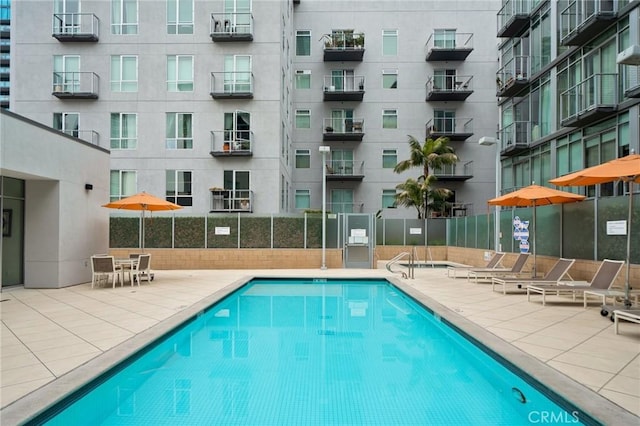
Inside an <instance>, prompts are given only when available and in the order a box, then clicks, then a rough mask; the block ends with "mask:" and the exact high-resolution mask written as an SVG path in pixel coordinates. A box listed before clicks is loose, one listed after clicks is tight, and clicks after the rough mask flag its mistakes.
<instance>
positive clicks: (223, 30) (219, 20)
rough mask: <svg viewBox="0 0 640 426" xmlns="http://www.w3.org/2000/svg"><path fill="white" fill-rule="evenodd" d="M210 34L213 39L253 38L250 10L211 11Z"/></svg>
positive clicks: (246, 39)
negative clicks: (233, 11) (232, 11)
mask: <svg viewBox="0 0 640 426" xmlns="http://www.w3.org/2000/svg"><path fill="white" fill-rule="evenodd" d="M210 34H211V38H212V39H213V40H214V41H225V40H228V41H232V40H244V41H250V40H253V15H252V14H251V12H235V13H227V12H220V13H212V14H211V20H210Z"/></svg>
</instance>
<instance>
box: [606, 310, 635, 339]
mask: <svg viewBox="0 0 640 426" xmlns="http://www.w3.org/2000/svg"><path fill="white" fill-rule="evenodd" d="M611 316H612V317H613V330H614V331H615V333H616V334H618V333H619V330H618V323H619V321H620V320H624V321H629V322H635V323H636V324H640V309H616V310H615V311H613V314H611Z"/></svg>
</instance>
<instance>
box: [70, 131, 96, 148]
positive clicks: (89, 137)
mask: <svg viewBox="0 0 640 426" xmlns="http://www.w3.org/2000/svg"><path fill="white" fill-rule="evenodd" d="M61 132H62V133H65V134H67V135H69V136H73V137H74V138H78V139H82V140H83V141H86V142H89V143H91V144H93V145H96V146H100V135H99V134H98V132H96V131H95V130H61Z"/></svg>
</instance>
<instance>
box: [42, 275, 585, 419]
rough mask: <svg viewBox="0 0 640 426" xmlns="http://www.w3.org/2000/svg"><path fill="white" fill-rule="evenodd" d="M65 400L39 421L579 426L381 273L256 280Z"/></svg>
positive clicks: (565, 412)
mask: <svg viewBox="0 0 640 426" xmlns="http://www.w3.org/2000/svg"><path fill="white" fill-rule="evenodd" d="M65 403H66V406H65V407H63V408H57V409H56V410H55V411H57V413H54V414H55V417H51V416H50V415H49V413H47V415H46V417H47V419H46V420H42V419H43V418H41V419H38V420H37V423H40V422H45V423H46V424H52V425H65V426H66V425H71V424H87V425H88V424H91V425H99V424H100V425H142V424H144V425H154V426H155V425H178V424H179V425H322V424H330V425H364V424H367V425H471V424H473V425H483V424H484V425H525V424H532V423H536V422H539V421H540V419H541V415H542V414H545V413H546V414H545V415H546V418H550V416H553V418H554V419H556V420H563V421H562V423H570V424H577V423H579V422H578V420H579V419H578V418H577V415H576V414H572V413H570V412H567V411H565V410H564V409H563V408H561V407H560V406H559V405H557V404H555V403H554V402H553V401H551V400H549V399H547V398H546V397H545V396H544V395H543V394H541V393H540V392H538V391H537V390H536V389H535V388H533V387H532V386H530V385H529V384H528V383H527V382H525V381H524V380H523V379H521V378H519V377H518V376H516V375H515V374H513V373H512V372H511V371H510V370H508V369H507V368H505V367H503V366H502V365H501V364H499V363H498V362H496V361H495V360H494V359H493V358H491V357H490V356H489V355H487V354H486V353H484V352H482V351H481V350H479V349H478V348H477V347H476V346H475V345H473V344H472V343H470V342H469V341H468V340H466V339H465V338H463V337H462V336H461V335H459V334H457V333H456V332H455V331H454V330H453V329H452V328H451V327H449V326H448V325H446V324H445V323H444V322H443V321H441V320H440V319H439V318H438V317H437V316H434V315H432V314H431V313H430V312H428V311H427V310H425V309H424V308H423V307H422V306H420V305H418V304H417V303H415V302H414V301H413V300H412V299H410V298H409V297H408V296H406V295H404V294H403V293H402V292H401V291H400V290H398V289H397V288H395V287H394V286H392V285H391V284H390V283H388V282H387V281H386V280H288V279H285V280H253V281H251V282H250V283H248V284H247V285H245V286H243V287H242V288H241V289H239V290H238V291H236V292H234V293H232V294H231V295H229V296H228V297H226V298H225V299H223V300H221V301H220V302H218V303H217V304H215V305H213V306H212V307H210V308H209V309H207V310H206V311H205V312H202V313H201V314H199V315H198V316H197V317H195V318H193V319H192V320H191V321H189V322H188V323H186V324H184V325H183V326H181V327H180V328H179V329H178V330H176V331H174V332H173V333H171V334H169V335H168V336H166V338H165V339H163V340H162V341H161V342H160V343H159V344H157V345H155V346H153V347H151V348H149V349H148V350H147V351H146V352H145V353H144V354H141V355H139V356H136V357H135V359H134V360H132V361H128V362H127V363H126V365H124V366H123V367H122V368H120V369H119V371H117V372H116V373H115V374H113V375H111V376H110V377H105V378H103V379H102V381H101V383H99V384H98V385H97V386H96V387H94V388H93V389H90V391H89V392H88V393H86V394H84V395H80V396H79V399H76V400H75V401H72V400H71V399H69V400H68V401H65ZM52 412H53V410H52ZM558 423H560V422H559V421H558Z"/></svg>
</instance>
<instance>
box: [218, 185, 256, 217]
mask: <svg viewBox="0 0 640 426" xmlns="http://www.w3.org/2000/svg"><path fill="white" fill-rule="evenodd" d="M210 191H211V211H212V212H247V213H251V212H253V191H251V190H249V189H241V190H237V189H236V190H234V189H222V188H211V189H210Z"/></svg>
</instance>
